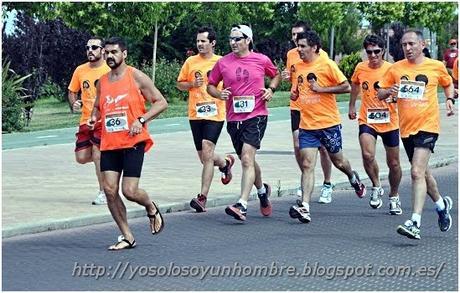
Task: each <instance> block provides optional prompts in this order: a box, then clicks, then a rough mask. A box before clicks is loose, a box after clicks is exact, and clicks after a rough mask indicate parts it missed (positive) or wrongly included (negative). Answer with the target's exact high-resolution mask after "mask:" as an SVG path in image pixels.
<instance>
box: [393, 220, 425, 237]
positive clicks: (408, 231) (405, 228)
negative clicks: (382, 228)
mask: <svg viewBox="0 0 460 293" xmlns="http://www.w3.org/2000/svg"><path fill="white" fill-rule="evenodd" d="M396 232H398V234H401V235H403V236H406V237H407V238H410V239H417V240H420V228H418V227H417V223H416V222H412V220H407V221H406V222H405V223H404V225H399V226H398V230H396Z"/></svg>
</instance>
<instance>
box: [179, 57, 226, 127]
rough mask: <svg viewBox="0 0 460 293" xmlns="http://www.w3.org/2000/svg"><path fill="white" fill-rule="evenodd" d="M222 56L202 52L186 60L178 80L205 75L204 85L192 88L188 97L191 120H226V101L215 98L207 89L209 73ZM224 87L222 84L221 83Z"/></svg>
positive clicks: (192, 79)
mask: <svg viewBox="0 0 460 293" xmlns="http://www.w3.org/2000/svg"><path fill="white" fill-rule="evenodd" d="M220 58H222V56H219V55H213V56H212V57H211V58H210V59H205V58H203V57H201V55H200V54H198V55H195V56H191V57H189V58H187V60H185V63H184V65H183V66H182V68H181V70H180V73H179V76H178V77H177V81H179V82H180V81H194V80H195V78H196V75H201V76H202V77H203V81H204V82H203V85H202V86H201V87H199V88H195V87H194V88H191V89H190V90H189V98H188V118H189V119H190V120H202V119H204V120H212V121H224V120H225V101H223V100H219V99H215V98H213V97H212V96H211V95H209V94H208V92H207V91H206V87H207V85H208V74H209V72H210V71H211V69H212V68H213V67H214V64H216V62H217V60H219V59H220ZM218 88H219V89H222V84H219V87H218Z"/></svg>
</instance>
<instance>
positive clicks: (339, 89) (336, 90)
mask: <svg viewBox="0 0 460 293" xmlns="http://www.w3.org/2000/svg"><path fill="white" fill-rule="evenodd" d="M308 82H309V83H310V89H311V90H312V91H314V92H316V93H328V94H346V93H349V92H350V90H351V87H350V84H349V83H348V81H347V80H346V81H344V82H342V83H340V84H339V85H336V86H328V87H321V86H319V85H318V83H317V82H316V80H309V81H308Z"/></svg>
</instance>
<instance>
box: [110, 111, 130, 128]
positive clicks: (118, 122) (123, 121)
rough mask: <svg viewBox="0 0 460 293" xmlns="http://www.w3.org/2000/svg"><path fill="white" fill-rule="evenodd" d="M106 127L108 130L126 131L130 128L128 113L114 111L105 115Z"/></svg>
mask: <svg viewBox="0 0 460 293" xmlns="http://www.w3.org/2000/svg"><path fill="white" fill-rule="evenodd" d="M105 129H106V130H107V132H118V131H126V130H129V128H128V117H127V116H126V113H125V112H123V113H114V114H110V115H107V116H105Z"/></svg>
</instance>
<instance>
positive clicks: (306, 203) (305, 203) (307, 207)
mask: <svg viewBox="0 0 460 293" xmlns="http://www.w3.org/2000/svg"><path fill="white" fill-rule="evenodd" d="M302 205H303V207H304V208H306V209H307V211H310V204H309V203H308V202H305V201H303V202H302Z"/></svg>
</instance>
